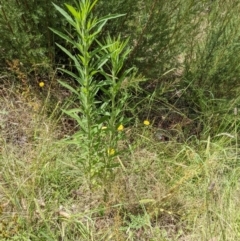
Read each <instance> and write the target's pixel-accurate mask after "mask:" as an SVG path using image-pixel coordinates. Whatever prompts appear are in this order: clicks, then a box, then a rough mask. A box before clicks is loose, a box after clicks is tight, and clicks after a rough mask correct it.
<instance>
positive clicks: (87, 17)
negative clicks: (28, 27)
mask: <svg viewBox="0 0 240 241" xmlns="http://www.w3.org/2000/svg"><path fill="white" fill-rule="evenodd" d="M97 2H98V1H97V0H95V1H91V0H81V1H79V2H78V4H77V6H76V7H73V6H71V5H68V4H65V6H66V8H67V10H68V11H65V10H64V9H62V8H60V7H59V6H57V5H55V4H54V7H55V8H56V9H57V10H58V11H59V12H60V13H61V14H62V15H63V16H64V18H65V19H66V21H67V22H68V23H69V24H70V25H71V26H72V27H73V29H74V31H76V36H77V37H76V38H75V39H74V38H72V37H70V36H68V35H67V34H64V33H63V32H59V31H57V30H55V29H52V31H53V32H54V33H55V34H57V35H59V36H60V37H61V38H63V39H64V40H65V41H67V42H68V43H70V44H71V45H72V47H73V49H74V50H75V51H74V52H75V53H76V54H73V53H71V52H70V51H69V50H68V49H66V48H65V47H63V46H61V45H59V44H57V45H58V47H59V48H60V49H61V50H62V51H63V52H65V53H66V54H67V55H68V56H69V57H70V59H71V60H72V61H73V63H74V66H75V68H76V70H77V71H76V73H75V72H71V71H69V70H66V69H61V71H63V72H65V73H67V74H68V75H70V76H71V77H72V78H74V79H75V80H76V81H77V83H78V84H79V86H78V87H77V88H74V87H72V86H71V85H69V84H68V83H66V82H64V81H59V82H60V83H61V84H62V85H63V86H64V87H65V88H67V89H69V90H70V91H71V92H72V94H74V95H75V96H76V97H77V99H78V101H79V107H78V108H74V109H70V110H64V112H65V113H66V114H68V115H69V116H70V117H72V118H73V119H75V120H76V121H77V123H78V125H79V127H80V128H79V131H78V132H77V133H75V134H74V135H73V136H72V137H71V139H70V140H68V141H70V142H71V143H73V144H76V145H77V146H78V147H79V148H80V150H81V153H80V156H79V162H80V163H81V164H82V166H83V167H84V170H85V173H86V175H87V177H88V181H89V186H90V188H92V187H93V186H94V185H93V184H96V183H97V184H98V185H99V184H106V182H107V181H109V179H108V178H109V177H110V176H111V174H112V170H113V167H116V163H115V156H116V154H117V140H118V139H119V138H120V137H121V134H120V132H122V131H123V128H124V126H123V120H124V117H123V116H122V113H123V107H124V103H125V102H126V99H127V98H128V95H127V94H126V93H127V92H126V91H122V83H123V81H124V80H126V79H128V78H130V76H131V71H132V70H133V69H132V68H131V69H128V70H125V71H124V70H123V64H124V60H125V59H126V57H127V55H128V54H129V52H130V50H129V48H128V47H127V44H128V41H121V40H120V37H118V38H116V39H114V38H111V37H110V36H107V37H106V39H105V40H102V41H100V40H99V39H98V36H99V34H100V32H101V31H102V29H103V27H104V25H105V24H106V22H107V21H108V20H110V19H113V18H117V17H120V16H122V15H108V16H105V17H102V18H96V17H94V16H93V14H92V10H93V8H94V6H95V4H96V3H97ZM97 76H98V78H96V77H97ZM99 76H102V78H99ZM97 79H98V80H97ZM99 79H101V80H99ZM99 90H101V92H102V93H103V96H102V99H100V100H99V98H96V97H97V93H98V92H99Z"/></svg>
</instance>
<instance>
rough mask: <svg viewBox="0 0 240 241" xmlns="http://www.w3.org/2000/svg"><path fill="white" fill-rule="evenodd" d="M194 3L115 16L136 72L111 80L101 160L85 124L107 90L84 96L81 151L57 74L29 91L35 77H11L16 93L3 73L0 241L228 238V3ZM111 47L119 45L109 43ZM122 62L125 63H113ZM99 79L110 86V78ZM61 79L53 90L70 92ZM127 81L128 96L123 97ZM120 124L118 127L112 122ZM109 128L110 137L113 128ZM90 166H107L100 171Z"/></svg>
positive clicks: (233, 47) (231, 193) (231, 128)
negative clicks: (113, 88)
mask: <svg viewBox="0 0 240 241" xmlns="http://www.w3.org/2000/svg"><path fill="white" fill-rule="evenodd" d="M194 2H195V1H193V0H189V1H185V2H184V3H185V4H183V2H181V1H180V0H179V1H176V5H173V6H172V5H171V4H169V3H168V2H166V1H162V3H163V5H164V7H163V6H162V5H161V4H160V5H159V6H160V8H161V9H160V8H158V7H157V6H156V5H155V3H156V1H154V2H153V3H152V2H147V4H146V5H145V7H141V4H140V5H139V11H140V10H141V11H140V13H141V14H138V12H137V11H138V10H136V9H135V10H134V12H133V13H132V15H131V14H130V16H131V17H130V20H127V17H128V16H129V15H128V16H126V23H124V24H123V26H125V25H126V26H128V27H131V26H134V23H135V17H136V16H137V18H138V21H139V22H138V23H142V24H139V26H138V28H137V31H136V32H134V33H132V35H131V36H130V42H129V43H130V45H131V44H132V48H133V54H131V53H130V57H129V58H130V60H129V59H128V61H127V65H130V63H132V62H133V63H135V64H136V66H137V67H138V68H139V75H137V74H136V75H135V76H133V78H132V79H131V78H130V77H129V78H128V77H126V76H125V75H123V77H124V78H123V77H122V79H121V81H122V85H121V86H120V85H118V84H117V83H118V81H117V80H118V76H115V77H116V78H114V79H115V80H116V83H115V84H117V87H118V88H119V89H118V91H119V93H121V94H122V93H123V92H124V93H125V91H126V94H127V96H128V97H129V98H127V97H125V98H124V95H122V97H120V95H115V93H113V95H112V97H111V98H112V102H114V103H116V105H112V106H113V107H112V108H111V107H108V108H107V109H106V111H105V113H104V114H105V115H106V116H107V117H109V118H110V122H109V123H110V124H111V125H108V124H107V123H108V122H106V120H103V122H101V124H103V125H104V126H105V125H108V126H111V127H112V129H111V128H109V130H110V129H111V130H110V131H109V133H110V132H111V134H109V135H111V138H110V141H112V142H113V144H114V148H115V154H113V155H112V156H110V155H109V154H108V153H107V151H108V150H109V148H110V147H112V146H110V147H109V143H110V141H109V142H107V141H108V134H107V133H108V132H107V131H106V132H104V130H102V129H101V127H102V126H100V125H96V123H95V121H96V122H97V121H98V116H99V115H101V114H103V113H101V112H97V111H99V110H98V108H97V104H99V103H100V102H99V101H101V104H102V107H103V109H104V108H106V107H107V105H106V103H108V104H109V103H110V102H108V101H107V100H109V93H110V92H111V91H110V92H108V89H104V88H103V90H105V92H104V91H103V98H102V99H101V100H98V102H97V103H96V102H95V101H96V99H95V97H96V98H98V97H99V96H98V95H97V91H94V93H93V94H94V96H93V97H94V98H92V99H91V102H89V103H88V105H87V106H88V107H89V108H90V109H91V108H92V107H93V106H94V105H95V104H96V111H95V109H94V110H92V112H91V116H90V117H91V118H90V121H91V126H90V125H89V127H88V131H89V133H90V132H91V133H90V134H91V140H92V143H93V144H92V145H89V142H84V140H83V139H81V138H79V136H80V134H81V129H80V128H79V125H80V124H81V121H83V120H84V118H82V115H81V114H79V113H76V115H75V117H76V118H75V120H73V119H74V118H73V119H71V115H70V117H69V116H67V115H65V114H63V113H62V112H61V110H62V109H65V110H66V109H69V108H70V109H71V108H73V110H76V108H79V107H81V108H83V106H81V105H80V106H78V105H77V101H76V100H77V98H75V99H74V97H73V96H71V94H70V92H71V88H72V87H70V88H68V89H70V92H69V91H68V90H63V89H61V87H59V86H57V83H56V82H57V80H59V79H60V77H59V76H58V75H55V74H49V73H48V74H47V76H52V77H51V78H50V79H51V80H50V81H49V82H48V81H45V80H44V79H40V80H39V81H43V80H44V82H45V85H44V86H42V88H40V87H39V86H38V85H37V83H35V82H34V81H35V80H34V81H28V82H26V83H25V82H24V81H23V79H22V81H23V82H24V84H22V85H20V84H19V85H18V84H17V83H18V82H17V80H16V79H14V77H13V75H14V74H15V77H16V78H20V77H21V76H20V77H19V74H20V73H21V69H19V68H17V71H16V70H15V72H14V71H12V76H10V75H9V73H6V74H3V76H7V77H5V78H3V77H1V81H2V84H1V85H0V144H1V145H0V240H6V241H7V240H9V241H10V240H18V241H21V240H22V241H30V240H31V241H43V240H46V241H49V240H50V241H51V240H53V241H55V240H56V241H57V240H61V241H72V240H81V241H85V240H86V241H95V240H96V241H99V240H100V241H101V240H102V241H108V240H109V241H126V240H127V241H135V240H140V241H141V240H142V241H145V240H149V241H155V240H156V241H158V240H160V241H192V240H194V241H195V240H196V241H235V240H240V219H239V216H240V211H239V200H240V189H239V178H240V164H239V134H238V132H239V113H238V112H239V111H238V106H239V97H238V92H239V86H238V79H239V70H238V69H239V67H238V63H239V60H238V58H239V57H238V55H237V54H236V53H238V52H239V51H238V48H239V44H238V39H239V34H238V33H239V31H238V26H239V18H238V17H237V16H238V12H239V7H240V5H239V4H235V3H232V2H231V1H225V0H224V1H223V0H221V1H220V0H219V1H215V2H213V3H211V5H207V4H209V3H208V1H205V2H203V4H199V3H196V5H195V3H194ZM113 3H114V4H115V2H113ZM113 3H112V2H109V6H111V4H113ZM129 4H130V2H129ZM131 4H132V3H131ZM101 6H102V5H100V8H101ZM129 6H130V5H129ZM131 6H132V5H131ZM151 9H154V11H151ZM226 9H228V10H229V11H226ZM105 10H106V11H107V8H106V9H105ZM159 11H163V12H161V14H158V13H159ZM166 12H169V15H166ZM226 12H228V13H231V14H226ZM146 14H147V15H146ZM154 14H155V15H157V16H158V17H156V16H155V15H154ZM145 15H146V16H147V18H145ZM91 16H92V15H91ZM154 16H155V17H154ZM122 21H125V20H122ZM159 23H161V24H159ZM165 23H166V24H165ZM189 23H190V24H189ZM115 24H116V23H115ZM112 26H113V28H115V27H114V26H115V25H112ZM141 26H143V29H141ZM149 26H153V27H152V28H148V27H149ZM157 26H160V27H159V29H155V27H157ZM162 26H165V28H166V29H165V28H164V29H163V30H161V28H162ZM135 27H136V26H134V28H135ZM107 28H109V25H107ZM119 28H120V27H119ZM90 29H91V28H90ZM109 29H110V30H111V28H109ZM158 30H159V31H158ZM89 31H90V30H89ZM104 31H105V30H104ZM90 32H91V31H90ZM113 32H114V31H113ZM119 32H121V31H119ZM128 32H129V29H126V31H123V33H124V34H123V35H122V36H124V37H126V36H128ZM157 32H158V34H156V36H155V33H157ZM103 33H105V32H103ZM103 35H104V34H103ZM125 35H126V36H125ZM186 36H188V38H186ZM109 40H110V39H109ZM113 40H114V39H113ZM115 40H116V41H115V44H117V43H119V44H120V38H119V39H117V38H116V39H115ZM162 40H164V41H162ZM154 41H155V42H154ZM124 43H125V44H126V45H127V42H124ZM154 43H155V44H154ZM125 44H124V46H125ZM109 46H111V45H109ZM78 47H79V48H81V45H78ZM93 47H94V46H93ZM159 49H160V50H161V51H159ZM88 50H89V51H92V48H89V49H88ZM69 51H70V49H69ZM65 52H68V50H67V49H66V51H65ZM110 52H111V51H110ZM110 52H109V53H110ZM116 52H117V51H113V52H111V53H112V54H114V53H116ZM120 52H121V51H120ZM109 53H108V54H109ZM152 53H154V58H152V57H153V54H152ZM69 54H70V56H72V55H71V54H72V53H70V52H69ZM86 56H87V55H86ZM109 56H110V55H109ZM72 57H73V59H75V56H72ZM97 57H98V55H97ZM105 57H107V55H106V56H105ZM113 57H114V56H113ZM115 57H118V56H115ZM116 59H118V58H116ZM125 59H126V55H124V56H123V58H122V60H121V61H123V62H124V61H125ZM93 60H94V61H95V59H93ZM155 60H156V61H155ZM94 61H93V64H95V62H94ZM80 62H81V61H80ZM142 65H143V66H142ZM79 66H81V65H80V64H79ZM120 66H121V67H122V65H120ZM101 67H102V66H101V65H100V67H99V68H100V70H101V71H102V69H101ZM108 67H109V66H108ZM131 67H132V66H127V68H131ZM110 69H111V68H110ZM125 69H126V66H123V72H124V70H125ZM104 70H105V69H104ZM9 71H10V72H11V68H10V70H9ZM106 71H108V68H106ZM66 72H68V70H67V69H66ZM80 72H81V71H80ZM113 72H116V71H113ZM120 72H122V71H120ZM93 73H94V74H95V72H94V71H93ZM101 73H102V74H103V72H101ZM105 75H106V78H107V79H108V82H109V85H112V84H113V83H112V82H111V81H112V80H111V78H112V77H113V75H112V74H109V73H107V72H106V73H105ZM142 75H144V77H142ZM74 76H75V75H74ZM75 77H77V79H78V76H75ZM97 77H98V76H96V78H97ZM110 77H111V78H110ZM125 77H126V78H125ZM64 78H66V76H61V79H62V83H65V87H66V86H70V85H71V86H72V83H71V80H69V79H64ZM109 78H110V79H109ZM78 80H79V81H80V82H81V81H84V79H80V78H79V79H78ZM89 80H90V79H89ZM143 80H144V81H143ZM65 81H66V82H65ZM129 81H132V83H133V84H132V86H133V85H134V87H131V90H130V91H127V87H128V84H129V85H130V84H131V83H128V82H129ZM33 82H34V84H33ZM80 82H79V84H80V85H81V84H82V83H80ZM90 82H91V83H93V85H94V84H95V82H92V79H91V81H90ZM102 83H103V84H104V85H103V86H105V82H104V80H103V81H102ZM139 83H141V87H140V86H139V85H140V84H139ZM68 84H69V85H68ZM75 87H76V86H74V85H73V88H75ZM95 87H96V86H95ZM105 87H106V86H105ZM80 88H81V86H77V87H76V92H77V90H78V89H80ZM110 89H111V88H110ZM90 90H91V88H90ZM96 90H98V89H96ZM123 90H124V91H123ZM74 91H75V89H73V91H72V92H74ZM86 93H88V92H86ZM78 94H79V96H80V95H83V94H84V93H82V92H81V91H80V92H78ZM66 97H67V98H68V99H69V100H71V101H69V102H68V101H67V100H66ZM81 98H82V97H81V96H80V97H79V98H78V100H80V102H81ZM104 98H105V99H104ZM119 99H120V100H119ZM74 101H75V102H74ZM104 101H106V103H105V102H104ZM86 110H87V109H86ZM104 110H105V109H104ZM111 111H112V112H111ZM82 113H84V112H82ZM109 113H113V114H114V115H111V114H109ZM88 114H89V112H88ZM125 114H126V116H125ZM114 116H115V117H114ZM117 117H119V119H118V118H117ZM125 117H130V118H126V122H124V123H122V122H121V121H123V120H125ZM114 118H115V119H114ZM119 120H120V123H119ZM144 120H149V121H150V125H144ZM78 121H79V122H78ZM77 122H78V123H80V124H79V125H77ZM120 124H124V129H123V130H122V131H121V132H119V131H117V128H115V127H118V126H119V125H120ZM92 126H94V127H96V129H97V132H96V131H95V130H96V129H94V128H92ZM73 133H75V134H76V133H77V134H79V135H76V140H75V143H74V145H73V143H71V142H65V141H64V138H65V137H71V136H72V134H73ZM68 140H72V139H71V138H69V139H68ZM83 142H84V143H83ZM90 144H91V143H90ZM86 145H88V154H89V155H88V157H87V158H86V153H85V149H84V148H83V146H85V147H86ZM92 147H94V148H93V149H92ZM92 150H93V151H92ZM99 153H100V154H101V155H100V154H99ZM109 156H110V157H109ZM101 158H106V160H110V161H111V164H112V165H111V166H110V167H109V165H108V164H109V163H108V162H102V163H101V160H104V159H101ZM84 160H88V161H89V164H91V165H92V164H93V165H92V167H95V166H96V169H95V170H97V171H98V170H104V173H105V174H107V175H103V174H102V173H101V172H98V173H97V171H96V173H97V174H96V173H94V172H91V171H92V169H93V171H94V168H92V169H91V168H90V169H89V168H88V169H87V170H88V171H89V170H90V171H89V172H90V173H86V168H84V165H81V163H83V164H84ZM103 164H104V166H103ZM101 168H102V169H101ZM87 174H89V176H91V178H90V179H91V180H90V181H91V182H89V180H88V178H87V177H86V176H87ZM95 174H96V175H98V176H97V177H98V178H97V182H93V181H94V179H95ZM101 178H103V179H104V181H102V179H101ZM89 183H91V185H89Z"/></svg>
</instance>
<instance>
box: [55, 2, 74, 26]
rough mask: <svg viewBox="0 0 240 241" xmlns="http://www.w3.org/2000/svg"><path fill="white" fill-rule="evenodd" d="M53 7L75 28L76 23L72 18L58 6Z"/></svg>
mask: <svg viewBox="0 0 240 241" xmlns="http://www.w3.org/2000/svg"><path fill="white" fill-rule="evenodd" d="M53 6H54V7H55V8H56V9H57V11H58V12H60V13H61V14H62V15H63V16H64V18H65V19H66V20H67V21H68V22H69V23H70V24H71V25H72V26H73V27H75V22H74V21H73V19H72V17H71V16H70V15H69V14H68V13H67V12H66V11H65V10H63V9H62V8H60V7H59V6H57V5H56V4H54V3H53Z"/></svg>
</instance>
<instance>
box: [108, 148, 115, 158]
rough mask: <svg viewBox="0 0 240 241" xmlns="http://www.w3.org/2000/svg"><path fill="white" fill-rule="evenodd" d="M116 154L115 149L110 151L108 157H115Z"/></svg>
mask: <svg viewBox="0 0 240 241" xmlns="http://www.w3.org/2000/svg"><path fill="white" fill-rule="evenodd" d="M114 154H115V150H114V149H110V148H109V149H108V155H109V156H113V155H114Z"/></svg>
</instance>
